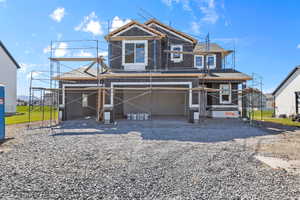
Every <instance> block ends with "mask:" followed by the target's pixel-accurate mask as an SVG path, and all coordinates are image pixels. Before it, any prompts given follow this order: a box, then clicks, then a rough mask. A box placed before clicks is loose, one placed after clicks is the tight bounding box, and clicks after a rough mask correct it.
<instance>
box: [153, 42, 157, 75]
mask: <svg viewBox="0 0 300 200" xmlns="http://www.w3.org/2000/svg"><path fill="white" fill-rule="evenodd" d="M153 46H154V47H153V65H154V71H156V69H157V60H156V59H157V57H156V48H157V46H156V40H154V43H153Z"/></svg>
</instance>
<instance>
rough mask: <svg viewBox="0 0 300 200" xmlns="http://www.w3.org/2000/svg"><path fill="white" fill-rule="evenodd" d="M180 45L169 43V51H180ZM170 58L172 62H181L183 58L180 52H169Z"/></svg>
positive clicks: (181, 48)
mask: <svg viewBox="0 0 300 200" xmlns="http://www.w3.org/2000/svg"><path fill="white" fill-rule="evenodd" d="M182 50H183V47H182V45H171V51H182ZM171 60H172V61H173V62H181V61H182V60H183V54H182V53H171Z"/></svg>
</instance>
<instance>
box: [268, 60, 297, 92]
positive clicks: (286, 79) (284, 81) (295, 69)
mask: <svg viewBox="0 0 300 200" xmlns="http://www.w3.org/2000/svg"><path fill="white" fill-rule="evenodd" d="M298 69H300V65H298V66H296V67H295V68H294V69H293V70H292V71H291V72H290V73H289V74H288V75H287V77H285V79H284V80H283V81H282V82H281V83H280V84H279V86H278V87H277V88H276V89H275V90H274V92H273V93H272V95H276V92H278V90H279V89H280V88H281V87H282V86H283V85H284V84H285V83H286V82H287V81H288V80H289V78H290V77H291V76H292V75H293V74H294V73H295V72H296V71H297V70H298Z"/></svg>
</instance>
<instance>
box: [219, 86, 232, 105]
mask: <svg viewBox="0 0 300 200" xmlns="http://www.w3.org/2000/svg"><path fill="white" fill-rule="evenodd" d="M222 85H228V86H229V101H222V93H221V91H220V92H219V98H220V104H231V94H232V91H231V83H228V84H220V86H219V89H220V90H221V88H222V87H221V86H222Z"/></svg>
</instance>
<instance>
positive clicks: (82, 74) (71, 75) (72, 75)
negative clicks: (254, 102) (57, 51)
mask: <svg viewBox="0 0 300 200" xmlns="http://www.w3.org/2000/svg"><path fill="white" fill-rule="evenodd" d="M86 69H87V67H86V66H85V67H80V68H78V69H75V70H72V71H70V72H66V73H63V74H62V75H61V76H59V77H56V79H57V80H75V81H76V80H97V71H96V69H94V68H90V69H89V70H87V71H86ZM150 75H151V77H199V78H201V77H204V79H205V80H232V81H246V80H251V79H252V78H251V77H250V76H248V75H247V74H244V73H241V72H239V71H236V70H230V71H228V72H226V71H224V72H220V71H216V72H211V73H210V74H209V75H207V73H204V72H203V71H199V70H198V71H195V70H194V71H186V72H176V71H162V72H151V73H150V72H147V71H146V72H143V71H142V72H137V71H133V72H131V71H128V72H124V71H123V72H106V73H103V74H100V79H103V78H114V77H120V78H121V77H123V78H128V77H147V76H150Z"/></svg>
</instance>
